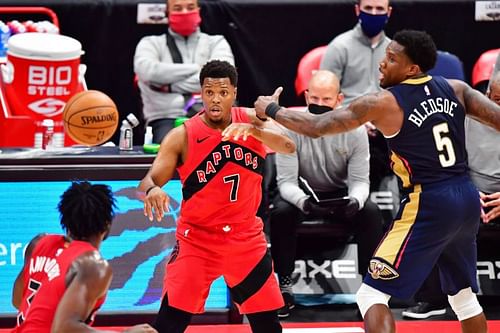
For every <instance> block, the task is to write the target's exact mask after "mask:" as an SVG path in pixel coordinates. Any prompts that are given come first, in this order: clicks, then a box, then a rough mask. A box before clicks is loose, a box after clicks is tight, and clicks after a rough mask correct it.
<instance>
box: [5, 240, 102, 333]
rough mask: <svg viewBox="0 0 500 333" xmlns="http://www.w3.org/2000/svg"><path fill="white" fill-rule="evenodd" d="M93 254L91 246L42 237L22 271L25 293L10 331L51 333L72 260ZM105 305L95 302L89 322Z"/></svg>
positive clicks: (94, 249)
mask: <svg viewBox="0 0 500 333" xmlns="http://www.w3.org/2000/svg"><path fill="white" fill-rule="evenodd" d="M89 251H96V248H94V247H93V246H92V245H91V244H90V243H88V242H81V241H71V242H68V241H67V240H66V239H65V238H64V236H62V235H47V236H44V237H42V238H41V239H40V240H39V241H38V242H37V244H36V245H35V248H34V249H33V253H32V254H31V258H30V259H29V264H28V265H27V266H26V267H25V268H24V271H23V275H24V290H23V298H22V303H21V306H20V309H19V312H18V315H17V326H16V328H14V331H13V332H16V333H18V332H23V333H25V332H37V333H44V332H50V328H51V326H52V321H53V319H54V315H55V312H56V309H57V305H58V304H59V301H60V300H61V298H62V296H63V294H64V291H65V290H66V282H65V277H66V272H67V271H68V269H69V267H70V266H71V264H72V263H73V261H74V260H75V259H76V258H78V257H79V256H81V255H82V254H83V253H85V252H89ZM103 302H104V298H102V299H100V300H98V301H97V303H96V307H95V308H94V311H92V315H91V316H90V317H92V318H88V322H87V323H89V324H90V322H91V321H92V320H93V315H94V314H95V312H96V311H97V309H98V308H99V307H100V306H101V305H102V303H103Z"/></svg>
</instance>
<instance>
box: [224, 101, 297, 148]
mask: <svg viewBox="0 0 500 333" xmlns="http://www.w3.org/2000/svg"><path fill="white" fill-rule="evenodd" d="M246 111H247V114H248V116H249V117H250V121H251V123H232V124H231V125H229V126H228V127H227V128H226V129H224V131H222V140H229V139H230V138H233V139H234V140H239V139H242V140H246V139H247V137H248V136H253V137H254V138H256V139H257V140H259V141H261V142H262V143H263V144H265V145H266V146H268V147H269V148H270V149H272V150H274V151H275V152H278V153H282V154H290V153H293V152H295V148H296V147H295V143H294V142H293V140H292V139H290V138H289V137H288V135H286V134H285V131H283V130H282V129H281V128H280V127H279V126H278V125H277V124H276V123H275V122H274V121H262V120H259V119H258V118H257V117H256V116H255V110H254V109H246Z"/></svg>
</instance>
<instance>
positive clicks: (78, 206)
mask: <svg viewBox="0 0 500 333" xmlns="http://www.w3.org/2000/svg"><path fill="white" fill-rule="evenodd" d="M57 208H58V210H59V214H60V218H61V226H62V228H63V229H64V230H65V231H66V233H67V234H68V235H69V236H71V237H72V238H73V239H75V240H87V239H88V238H90V237H93V236H96V235H99V234H101V233H104V232H107V231H109V229H110V228H111V222H112V220H113V218H114V216H115V211H114V210H115V208H116V203H115V198H114V196H113V192H112V191H111V188H110V187H109V186H107V185H102V184H95V185H92V184H91V183H89V182H88V181H73V182H72V183H71V185H70V187H69V188H68V189H67V190H66V191H65V192H64V193H63V194H62V195H61V200H60V201H59V204H58V206H57Z"/></svg>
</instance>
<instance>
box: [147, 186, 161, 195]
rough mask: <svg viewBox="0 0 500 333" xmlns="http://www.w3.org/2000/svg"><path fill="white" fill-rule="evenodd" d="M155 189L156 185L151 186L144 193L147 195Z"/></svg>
mask: <svg viewBox="0 0 500 333" xmlns="http://www.w3.org/2000/svg"><path fill="white" fill-rule="evenodd" d="M155 187H158V185H153V186H151V187H150V188H148V189H147V190H146V192H145V193H146V195H148V194H149V192H151V190H152V189H154V188H155Z"/></svg>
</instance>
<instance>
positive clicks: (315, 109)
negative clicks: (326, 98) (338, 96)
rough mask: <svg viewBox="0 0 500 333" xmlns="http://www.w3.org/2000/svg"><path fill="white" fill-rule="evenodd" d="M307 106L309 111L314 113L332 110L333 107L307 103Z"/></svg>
mask: <svg viewBox="0 0 500 333" xmlns="http://www.w3.org/2000/svg"><path fill="white" fill-rule="evenodd" d="M307 108H308V109H309V112H311V113H314V114H322V113H325V112H328V111H332V110H333V108H331V107H329V106H327V105H318V104H309V106H308V107H307Z"/></svg>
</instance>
